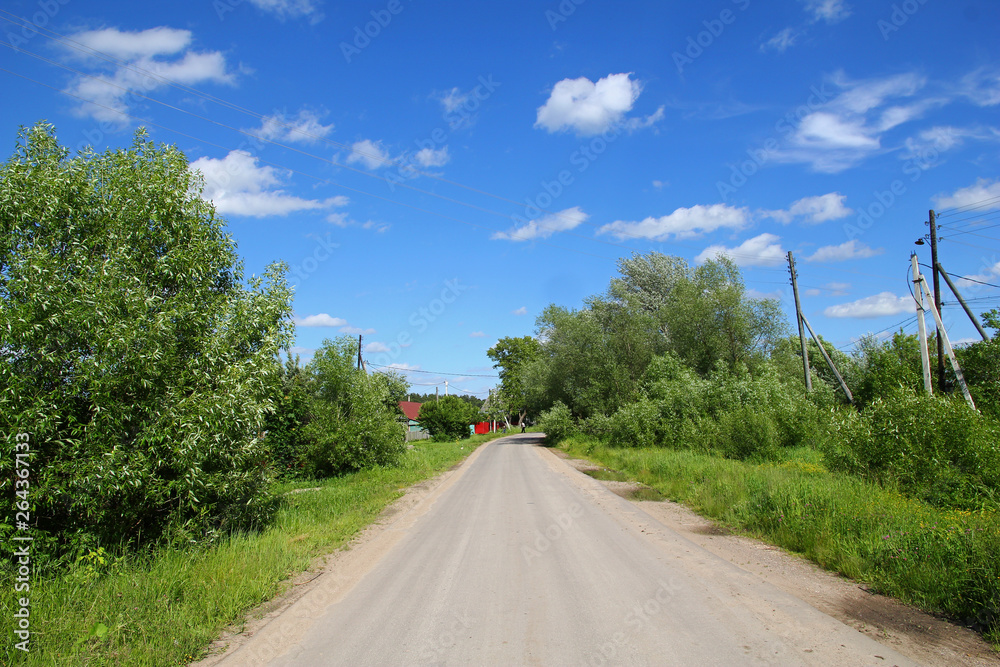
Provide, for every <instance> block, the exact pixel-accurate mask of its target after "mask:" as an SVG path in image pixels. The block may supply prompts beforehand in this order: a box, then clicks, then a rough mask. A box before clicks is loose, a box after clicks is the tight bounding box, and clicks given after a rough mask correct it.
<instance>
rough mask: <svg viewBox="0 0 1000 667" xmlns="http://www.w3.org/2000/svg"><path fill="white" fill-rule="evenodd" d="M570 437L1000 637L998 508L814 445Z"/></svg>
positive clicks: (731, 517) (696, 502) (689, 498)
mask: <svg viewBox="0 0 1000 667" xmlns="http://www.w3.org/2000/svg"><path fill="white" fill-rule="evenodd" d="M562 446H563V447H564V448H565V449H566V450H567V451H569V452H570V453H572V454H574V455H580V456H585V457H586V458H589V459H591V460H594V461H595V462H598V463H600V464H601V465H604V466H607V467H610V468H613V469H616V470H620V471H622V472H624V473H626V474H627V475H628V476H630V477H631V478H633V479H635V480H637V481H639V482H642V483H644V484H647V485H649V486H651V487H653V488H655V489H657V490H658V491H660V492H661V493H663V494H664V495H666V496H667V497H669V498H670V499H672V500H675V501H677V502H681V503H684V504H685V505H688V506H689V507H691V508H692V509H694V510H696V511H698V512H700V513H702V514H704V515H706V516H708V517H711V518H713V519H716V520H718V521H720V522H722V523H723V524H725V525H727V526H730V527H732V528H735V529H737V530H740V531H744V532H746V533H749V534H751V535H754V536H758V537H761V538H763V539H765V540H767V541H769V542H771V543H773V544H777V545H779V546H781V547H784V548H786V549H789V550H791V551H794V552H797V553H800V554H802V555H804V556H806V557H807V558H809V559H811V560H813V561H815V562H816V563H818V564H819V565H821V566H823V567H825V568H827V569H831V570H835V571H837V572H840V573H842V574H844V575H846V576H848V577H851V578H853V579H856V580H859V581H863V582H866V583H868V584H869V585H871V586H872V587H873V588H874V589H876V590H878V591H880V592H883V593H885V594H887V595H892V596H895V597H898V598H900V599H901V600H903V601H905V602H908V603H911V604H914V605H916V606H919V607H921V608H923V609H925V610H928V611H931V612H935V613H941V614H944V615H947V616H949V617H951V618H953V619H955V620H958V621H960V622H963V623H967V624H969V625H971V626H972V627H974V628H976V629H978V630H980V631H983V632H984V633H985V634H986V637H987V639H989V640H990V641H992V642H994V643H995V644H996V643H1000V522H998V519H1000V517H998V516H997V513H996V512H995V511H979V512H975V511H968V510H953V509H952V510H949V509H941V508H938V507H934V506H933V505H930V504H929V503H926V502H923V501H920V500H917V499H914V498H911V497H908V496H905V495H903V494H901V493H899V492H898V491H895V490H892V489H888V488H885V487H883V486H879V485H877V484H874V483H871V482H867V481H864V480H861V479H858V478H855V477H851V476H849V475H845V474H841V473H832V472H829V471H827V470H826V469H825V467H824V466H823V464H822V456H821V455H820V454H819V452H817V451H816V450H814V449H811V448H806V447H803V448H798V449H792V450H786V451H785V452H784V453H783V454H784V458H783V460H780V461H773V462H767V463H756V464H755V463H750V462H744V461H736V460H731V459H725V458H722V457H721V456H716V455H711V454H704V453H698V452H693V451H676V450H671V449H665V448H660V447H657V448H644V449H622V448H609V447H606V446H604V445H601V444H600V443H599V442H597V441H595V440H592V439H588V438H583V437H577V438H573V439H570V440H568V441H566V442H564V443H563V445H562Z"/></svg>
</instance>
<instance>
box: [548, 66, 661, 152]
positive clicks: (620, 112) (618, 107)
mask: <svg viewBox="0 0 1000 667" xmlns="http://www.w3.org/2000/svg"><path fill="white" fill-rule="evenodd" d="M631 76H632V73H631V72H629V73H625V74H609V75H608V76H606V77H604V78H603V79H599V80H598V81H597V82H596V83H594V82H593V81H591V80H590V79H587V78H586V77H580V78H579V79H563V80H562V81H560V82H558V83H556V85H555V86H553V88H552V93H551V94H550V95H549V99H548V100H547V101H546V102H545V104H543V105H542V106H540V107H538V116H537V119H536V121H535V127H540V128H543V129H545V130H547V131H549V132H559V131H561V130H569V129H572V130H574V131H575V132H576V133H577V134H579V135H581V136H592V135H595V134H600V133H601V132H604V131H605V130H607V129H609V128H610V127H611V126H612V125H614V124H616V123H620V122H623V120H624V119H625V114H627V113H628V112H629V111H631V110H632V106H633V105H634V104H635V101H636V100H637V99H639V95H640V93H641V92H642V84H641V83H639V82H638V81H633V80H632V79H631ZM662 118H663V108H662V107H661V108H660V109H658V110H657V111H656V113H654V114H652V115H651V116H648V117H646V118H645V119H637V118H630V119H628V120H627V121H624V122H626V124H627V126H628V129H640V128H642V127H648V126H649V125H652V124H653V123H655V122H657V121H658V120H660V119H662Z"/></svg>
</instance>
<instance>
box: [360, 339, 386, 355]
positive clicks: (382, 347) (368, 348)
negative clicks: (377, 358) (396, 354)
mask: <svg viewBox="0 0 1000 667" xmlns="http://www.w3.org/2000/svg"><path fill="white" fill-rule="evenodd" d="M365 352H371V353H372V354H381V353H383V352H391V349H390V348H389V346H388V345H386V344H385V343H381V342H379V341H377V340H376V341H372V342H371V343H365Z"/></svg>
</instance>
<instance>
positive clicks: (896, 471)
mask: <svg viewBox="0 0 1000 667" xmlns="http://www.w3.org/2000/svg"><path fill="white" fill-rule="evenodd" d="M837 429H838V433H837V435H838V437H837V439H836V440H834V441H831V442H830V443H828V445H827V446H826V447H825V453H826V458H827V461H828V462H829V464H830V466H831V467H833V468H835V469H839V470H844V471H846V472H849V473H851V474H854V475H858V476H860V477H865V478H868V479H872V480H874V481H877V482H879V483H882V484H886V485H889V486H895V487H898V488H899V490H900V491H901V492H902V493H905V494H906V495H909V496H913V497H915V498H920V499H922V500H925V501H927V502H929V503H932V504H934V505H937V506H939V507H959V508H965V509H975V508H979V507H982V506H984V505H986V506H993V507H996V506H997V504H998V503H1000V424H998V423H997V422H995V421H993V420H990V419H987V418H983V417H982V416H981V415H979V414H978V413H976V412H975V411H974V410H972V409H971V408H970V407H969V406H968V405H967V404H966V403H965V402H964V401H963V400H962V399H961V398H960V397H959V398H957V399H956V398H951V397H945V398H938V397H929V396H921V395H917V394H914V393H912V392H910V391H907V390H905V389H897V390H895V391H893V392H891V393H889V394H888V395H886V396H884V397H879V398H876V399H875V401H873V402H872V404H871V405H870V406H869V407H868V408H866V409H865V410H864V411H862V412H861V413H860V414H857V413H854V412H850V411H845V412H844V413H842V414H841V415H840V418H839V419H838V421H837Z"/></svg>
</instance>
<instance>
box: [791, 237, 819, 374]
mask: <svg viewBox="0 0 1000 667" xmlns="http://www.w3.org/2000/svg"><path fill="white" fill-rule="evenodd" d="M788 271H789V272H790V273H791V274H792V293H793V294H794V295H795V322H796V324H798V325H799V343H800V344H801V346H802V372H803V373H804V374H805V378H806V393H809V392H811V391H812V390H813V384H812V375H811V374H810V373H809V352H808V351H807V349H806V334H805V330H804V329H803V328H802V305H801V304H800V303H799V280H798V276H797V275H796V274H795V258H794V257H793V256H792V251H791V250H789V251H788Z"/></svg>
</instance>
